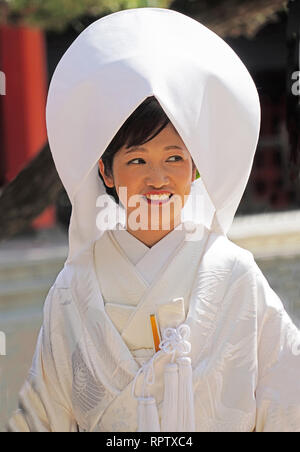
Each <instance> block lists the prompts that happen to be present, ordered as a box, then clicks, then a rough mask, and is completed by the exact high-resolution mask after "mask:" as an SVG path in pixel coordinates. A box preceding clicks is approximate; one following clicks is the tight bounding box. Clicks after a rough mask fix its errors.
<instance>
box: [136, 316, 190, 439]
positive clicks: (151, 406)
mask: <svg viewBox="0 0 300 452" xmlns="http://www.w3.org/2000/svg"><path fill="white" fill-rule="evenodd" d="M162 336H163V340H162V341H161V343H160V349H161V350H159V351H158V352H157V353H155V355H154V356H153V357H152V358H151V359H150V361H148V362H147V363H145V364H144V365H143V366H142V367H141V368H140V369H139V371H138V372H137V374H136V376H135V379H134V382H133V386H132V395H133V397H135V398H136V396H135V384H136V381H137V378H138V376H139V374H140V373H141V372H144V374H145V375H144V385H143V396H142V397H137V399H138V432H159V431H162V432H194V431H195V411H194V393H193V381H192V365H191V359H190V358H189V357H185V356H183V355H185V354H188V353H190V351H191V344H190V343H189V342H188V341H187V339H188V338H189V336H190V328H189V326H188V325H186V324H181V325H179V326H178V327H177V328H166V329H165V330H164V331H163V334H162ZM176 352H177V353H178V355H179V356H178V357H177V359H176V362H174V360H175V355H176ZM162 353H167V354H171V355H172V362H171V363H168V364H167V365H166V366H165V372H164V400H163V407H162V420H161V430H160V424H159V417H158V412H157V406H156V402H155V398H154V397H152V396H149V395H147V396H146V385H152V384H153V383H154V381H155V374H154V361H155V359H157V358H158V357H159V356H160V355H161V354H162Z"/></svg>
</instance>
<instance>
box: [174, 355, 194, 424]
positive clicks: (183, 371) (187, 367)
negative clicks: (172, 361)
mask: <svg viewBox="0 0 300 452" xmlns="http://www.w3.org/2000/svg"><path fill="white" fill-rule="evenodd" d="M176 361H177V363H178V431H179V432H194V431H195V410H194V391H193V371H192V364H191V358H188V357H180V358H177V360H176Z"/></svg>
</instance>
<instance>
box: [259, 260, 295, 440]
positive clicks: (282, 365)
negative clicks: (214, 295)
mask: <svg viewBox="0 0 300 452" xmlns="http://www.w3.org/2000/svg"><path fill="white" fill-rule="evenodd" d="M255 266H256V275H255V279H256V289H257V290H256V293H257V303H258V304H257V309H258V350H257V355H258V381H257V388H256V406H257V411H256V432H299V431H300V332H299V329H298V328H297V327H296V326H295V325H294V323H293V322H292V320H291V319H290V317H289V315H288V314H287V312H286V311H285V309H284V307H283V304H282V301H281V300H280V298H279V297H278V295H277V294H276V293H275V292H274V290H273V289H272V288H271V287H270V285H269V283H268V281H267V280H266V278H265V276H264V275H263V273H262V272H261V270H260V269H259V268H258V266H257V265H256V264H255Z"/></svg>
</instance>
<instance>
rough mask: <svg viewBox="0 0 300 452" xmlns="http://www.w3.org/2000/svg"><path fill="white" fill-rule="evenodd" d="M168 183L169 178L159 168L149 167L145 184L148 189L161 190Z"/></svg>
mask: <svg viewBox="0 0 300 452" xmlns="http://www.w3.org/2000/svg"><path fill="white" fill-rule="evenodd" d="M168 183H169V176H168V175H167V173H166V171H165V170H164V169H162V168H161V167H155V166H151V168H149V169H148V171H147V177H146V184H147V186H148V187H150V186H151V187H155V188H162V187H163V186H165V185H167V184H168Z"/></svg>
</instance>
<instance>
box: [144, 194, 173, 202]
mask: <svg viewBox="0 0 300 452" xmlns="http://www.w3.org/2000/svg"><path fill="white" fill-rule="evenodd" d="M172 196H173V193H170V195H168V196H161V195H156V196H152V197H147V196H144V195H143V198H144V199H145V200H146V201H147V203H148V204H152V205H155V204H166V203H168V202H169V200H170V199H171V198H172Z"/></svg>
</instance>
